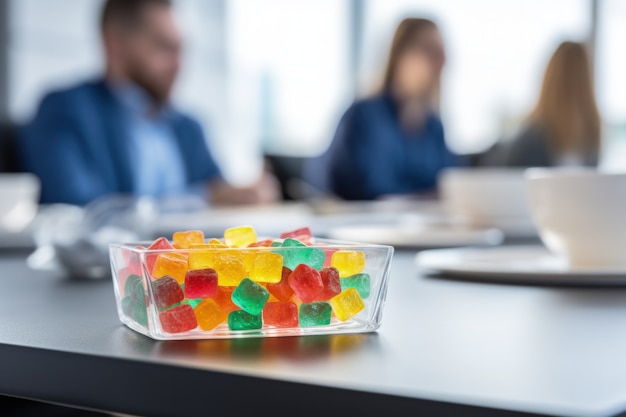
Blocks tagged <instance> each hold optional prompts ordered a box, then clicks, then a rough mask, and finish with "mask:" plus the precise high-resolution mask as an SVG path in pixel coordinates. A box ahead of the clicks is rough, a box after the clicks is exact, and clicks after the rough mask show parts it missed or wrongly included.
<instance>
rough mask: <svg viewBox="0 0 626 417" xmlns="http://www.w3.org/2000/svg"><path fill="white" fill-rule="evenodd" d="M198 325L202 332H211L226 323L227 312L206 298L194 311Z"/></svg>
mask: <svg viewBox="0 0 626 417" xmlns="http://www.w3.org/2000/svg"><path fill="white" fill-rule="evenodd" d="M194 313H195V314H196V319H197V320H198V325H199V326H200V328H201V329H202V330H211V329H214V328H215V327H217V325H219V324H220V323H222V322H224V321H226V317H227V315H226V312H224V311H223V310H222V309H221V307H220V306H219V304H217V303H216V302H215V300H213V299H212V298H205V299H204V300H202V301H201V302H200V304H198V305H197V306H196V308H195V309H194Z"/></svg>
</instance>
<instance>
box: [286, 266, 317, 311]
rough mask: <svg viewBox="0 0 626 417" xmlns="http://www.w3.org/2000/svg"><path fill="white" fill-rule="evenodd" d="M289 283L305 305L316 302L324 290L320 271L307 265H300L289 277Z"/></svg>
mask: <svg viewBox="0 0 626 417" xmlns="http://www.w3.org/2000/svg"><path fill="white" fill-rule="evenodd" d="M288 281H289V286H290V287H291V288H292V289H293V291H294V292H295V293H296V295H297V296H298V298H300V299H301V300H302V302H303V303H310V302H311V301H315V300H316V299H317V297H318V295H319V294H320V293H321V292H322V290H323V289H324V283H323V282H322V277H321V276H320V273H319V271H318V270H317V269H314V268H312V267H310V266H308V265H305V264H300V265H298V266H297V267H296V269H294V270H293V272H292V273H291V274H290V275H289V278H288Z"/></svg>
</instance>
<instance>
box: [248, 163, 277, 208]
mask: <svg viewBox="0 0 626 417" xmlns="http://www.w3.org/2000/svg"><path fill="white" fill-rule="evenodd" d="M247 188H248V192H249V193H250V203H251V204H271V203H276V202H278V201H280V200H281V198H282V193H281V189H280V183H279V182H278V180H277V179H276V177H275V176H274V175H273V174H271V173H269V172H267V171H264V172H263V174H262V175H261V177H260V178H259V180H258V181H257V182H256V183H255V184H253V185H251V186H250V187H247Z"/></svg>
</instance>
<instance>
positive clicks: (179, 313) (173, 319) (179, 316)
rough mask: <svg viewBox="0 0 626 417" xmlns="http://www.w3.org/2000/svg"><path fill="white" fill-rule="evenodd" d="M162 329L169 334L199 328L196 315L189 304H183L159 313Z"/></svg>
mask: <svg viewBox="0 0 626 417" xmlns="http://www.w3.org/2000/svg"><path fill="white" fill-rule="evenodd" d="M159 319H160V320H161V327H162V328H163V330H164V331H166V332H168V333H180V332H186V331H188V330H193V329H195V328H196V326H198V321H197V320H196V315H195V314H194V313H193V308H191V306H190V305H189V304H182V305H179V306H177V307H174V308H171V309H169V310H165V311H162V312H161V313H159Z"/></svg>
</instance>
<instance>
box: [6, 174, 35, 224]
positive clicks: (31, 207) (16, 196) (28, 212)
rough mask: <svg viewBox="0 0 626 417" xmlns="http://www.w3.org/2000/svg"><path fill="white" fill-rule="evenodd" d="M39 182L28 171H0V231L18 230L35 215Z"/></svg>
mask: <svg viewBox="0 0 626 417" xmlns="http://www.w3.org/2000/svg"><path fill="white" fill-rule="evenodd" d="M40 189H41V184H40V181H39V178H38V177H36V176H35V175H33V174H30V173H16V174H9V173H0V231H8V232H18V231H20V230H22V229H23V228H24V227H26V226H27V225H28V224H29V223H30V222H31V221H32V220H33V218H34V217H35V215H36V213H37V209H38V207H39V193H40Z"/></svg>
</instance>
